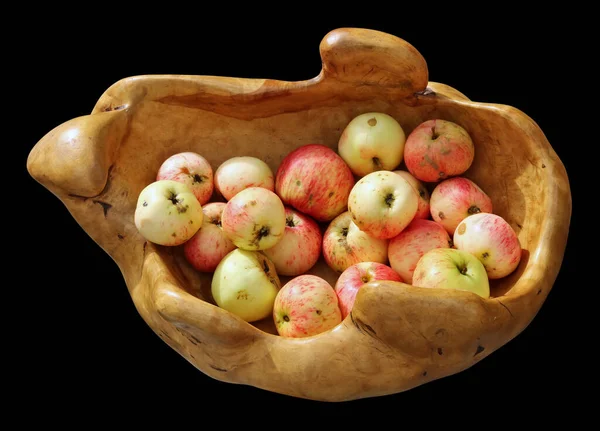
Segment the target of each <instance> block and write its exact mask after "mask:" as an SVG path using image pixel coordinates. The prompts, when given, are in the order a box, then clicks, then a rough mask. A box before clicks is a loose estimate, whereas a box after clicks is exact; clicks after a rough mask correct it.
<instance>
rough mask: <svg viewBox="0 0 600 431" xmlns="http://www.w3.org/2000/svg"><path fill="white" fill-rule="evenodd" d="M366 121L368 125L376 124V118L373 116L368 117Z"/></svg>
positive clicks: (373, 125)
mask: <svg viewBox="0 0 600 431" xmlns="http://www.w3.org/2000/svg"><path fill="white" fill-rule="evenodd" d="M367 123H368V124H369V126H371V127H375V126H376V125H377V119H376V118H375V117H373V118H369V121H367Z"/></svg>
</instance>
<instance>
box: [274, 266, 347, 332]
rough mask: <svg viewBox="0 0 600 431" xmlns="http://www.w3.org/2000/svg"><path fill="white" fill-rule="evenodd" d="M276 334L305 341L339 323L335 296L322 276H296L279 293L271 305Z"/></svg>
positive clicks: (339, 312) (339, 318) (339, 316)
mask: <svg viewBox="0 0 600 431" xmlns="http://www.w3.org/2000/svg"><path fill="white" fill-rule="evenodd" d="M273 320H274V322H275V327H276V328H277V333H278V334H279V335H280V336H283V337H292V338H304V337H310V336H313V335H317V334H320V333H323V332H325V331H328V330H330V329H332V328H334V327H335V326H337V325H338V324H339V323H340V322H341V321H342V313H341V311H340V307H339V304H338V297H337V295H336V293H335V291H334V290H333V287H332V286H331V285H330V284H329V283H328V282H327V281H325V280H324V279H322V278H321V277H317V276H315V275H311V274H303V275H299V276H297V277H295V278H293V279H291V280H290V281H288V282H287V283H286V284H285V285H284V286H283V287H282V288H281V290H280V291H279V293H278V294H277V297H276V298H275V303H274V305H273Z"/></svg>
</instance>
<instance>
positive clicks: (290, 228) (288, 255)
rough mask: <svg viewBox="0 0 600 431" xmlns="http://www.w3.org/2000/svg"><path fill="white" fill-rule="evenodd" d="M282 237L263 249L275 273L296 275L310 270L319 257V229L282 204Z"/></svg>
mask: <svg viewBox="0 0 600 431" xmlns="http://www.w3.org/2000/svg"><path fill="white" fill-rule="evenodd" d="M285 224H286V226H285V231H284V233H283V238H281V240H280V241H279V242H277V244H275V245H274V246H273V247H270V248H267V249H265V250H263V252H264V253H265V255H266V256H267V257H268V258H269V259H271V261H272V262H273V264H274V265H275V269H276V270H277V274H279V275H288V276H296V275H300V274H303V273H305V272H306V271H308V270H309V269H311V268H312V267H313V266H314V265H315V263H317V260H319V257H320V256H321V242H322V236H321V229H320V228H319V225H318V224H317V223H316V222H315V221H314V220H313V219H312V218H310V217H309V216H307V215H306V214H302V213H301V212H300V211H297V210H295V209H293V208H290V207H285Z"/></svg>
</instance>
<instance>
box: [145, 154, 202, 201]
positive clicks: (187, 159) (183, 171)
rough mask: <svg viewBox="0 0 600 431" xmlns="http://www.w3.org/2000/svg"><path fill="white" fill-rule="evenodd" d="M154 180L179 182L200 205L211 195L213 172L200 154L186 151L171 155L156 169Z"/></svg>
mask: <svg viewBox="0 0 600 431" xmlns="http://www.w3.org/2000/svg"><path fill="white" fill-rule="evenodd" d="M156 180H173V181H179V182H181V183H183V184H185V185H186V186H188V187H189V189H190V190H191V191H192V193H194V195H195V196H196V199H198V202H200V205H204V204H205V203H207V202H208V201H209V200H210V198H211V196H212V193H213V189H214V185H213V170H212V167H211V165H210V163H209V162H208V160H206V159H205V158H204V157H202V156H201V155H200V154H197V153H194V152H191V151H186V152H182V153H177V154H173V155H172V156H170V157H169V158H168V159H166V160H165V161H164V162H163V163H162V165H161V166H160V167H159V169H158V173H157V174H156Z"/></svg>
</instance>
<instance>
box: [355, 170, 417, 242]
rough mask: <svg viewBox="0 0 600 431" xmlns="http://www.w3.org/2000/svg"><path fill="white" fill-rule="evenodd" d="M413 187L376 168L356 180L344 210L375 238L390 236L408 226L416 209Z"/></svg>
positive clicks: (393, 174)
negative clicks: (375, 170)
mask: <svg viewBox="0 0 600 431" xmlns="http://www.w3.org/2000/svg"><path fill="white" fill-rule="evenodd" d="M418 205H419V197H418V195H417V192H416V190H415V189H414V188H413V186H411V185H410V184H409V182H408V181H406V180H405V179H404V178H402V177H401V176H400V175H397V174H395V173H394V172H391V171H377V172H373V173H370V174H368V175H365V176H364V177H362V178H361V179H360V180H358V181H357V182H356V184H355V185H354V187H353V188H352V191H351V192H350V196H349V198H348V211H349V212H350V215H351V217H352V221H353V222H354V223H355V224H356V226H358V228H359V229H360V230H362V231H364V232H367V233H368V234H369V235H371V236H373V237H375V238H379V239H390V238H393V237H395V236H396V235H398V234H399V233H400V232H402V230H403V229H404V228H405V227H406V226H408V224H409V223H410V222H411V221H412V219H413V218H414V216H415V214H416V213H417V209H418Z"/></svg>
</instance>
